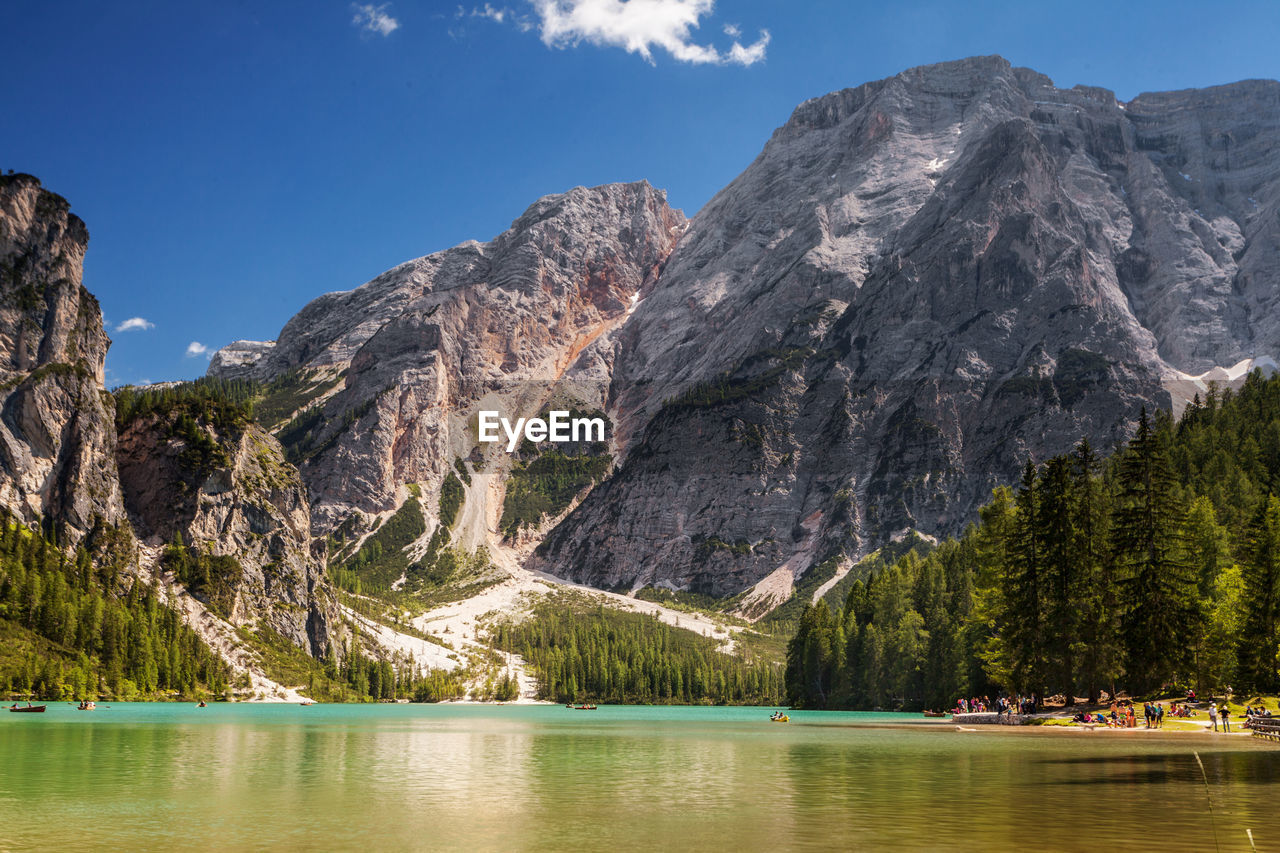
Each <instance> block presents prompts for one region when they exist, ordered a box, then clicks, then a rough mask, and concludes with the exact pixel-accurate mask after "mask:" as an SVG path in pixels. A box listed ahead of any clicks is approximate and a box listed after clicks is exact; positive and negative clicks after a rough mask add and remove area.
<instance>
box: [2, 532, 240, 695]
mask: <svg viewBox="0 0 1280 853" xmlns="http://www.w3.org/2000/svg"><path fill="white" fill-rule="evenodd" d="M118 535H121V534H120V533H119V532H118V531H114V530H107V529H103V528H100V529H98V530H95V531H94V533H93V534H92V535H91V538H93V539H95V540H97V542H98V543H100V544H102V543H104V540H109V539H110V538H111V537H112V536H118ZM102 550H103V552H104V556H103V557H102V558H101V559H100V560H99V564H98V567H96V568H95V566H94V564H93V561H92V560H91V559H90V555H89V553H88V552H87V551H86V550H84V549H83V548H81V549H80V550H79V551H77V553H76V557H75V559H69V558H68V557H67V555H66V554H65V553H64V552H63V551H62V550H61V549H59V548H57V547H55V546H54V544H53V543H52V542H50V541H49V539H48V538H47V537H46V536H45V535H44V534H43V533H41V532H39V531H33V530H31V529H29V528H27V527H25V526H23V525H21V524H18V523H17V522H16V521H15V520H14V519H13V518H12V517H11V516H10V515H9V514H8V513H4V514H3V516H0V638H2V639H3V642H0V694H4V695H15V696H24V695H27V696H34V697H36V698H41V699H81V698H109V699H125V700H128V699H155V698H168V697H170V696H174V695H177V696H186V697H192V696H196V695H203V694H220V693H222V692H223V691H224V690H225V689H226V688H227V686H228V684H229V682H230V671H229V670H228V668H227V665H226V663H225V662H224V661H223V660H222V659H221V658H220V657H218V656H217V655H216V654H214V653H213V652H212V651H211V650H210V649H209V647H208V646H206V645H205V644H204V643H203V642H202V641H201V640H200V638H199V637H197V636H196V635H195V633H194V632H192V630H191V629H190V628H188V627H187V626H186V625H185V624H183V623H182V619H181V617H180V616H179V615H178V613H177V612H176V611H174V610H173V609H172V608H170V607H168V606H166V605H164V604H162V603H161V602H160V600H159V599H158V597H157V593H156V590H154V589H153V588H151V587H150V586H148V585H147V584H146V583H145V582H143V581H142V580H140V579H139V578H137V577H135V576H132V575H128V574H126V573H124V572H122V571H121V569H122V566H121V564H120V563H119V561H118V560H116V559H113V558H112V556H111V555H110V551H111V550H112V549H111V548H110V546H109V544H108V545H106V546H105V547H104V548H103V549H102Z"/></svg>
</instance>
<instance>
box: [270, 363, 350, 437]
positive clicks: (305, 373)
mask: <svg viewBox="0 0 1280 853" xmlns="http://www.w3.org/2000/svg"><path fill="white" fill-rule="evenodd" d="M342 377H343V374H342V373H339V374H336V375H333V376H328V377H326V375H325V374H323V373H321V372H320V371H316V370H303V369H300V368H295V369H294V370H289V371H286V372H284V373H282V374H280V375H279V376H277V377H276V378H274V379H272V380H271V381H270V382H268V383H266V384H265V385H262V386H260V387H259V389H258V399H257V402H256V403H255V404H254V414H255V416H256V417H257V419H258V423H260V424H262V425H263V426H264V427H266V428H267V429H271V428H273V427H275V426H278V425H279V424H280V422H281V421H283V420H284V419H285V418H288V417H290V416H291V415H293V414H294V413H295V412H298V411H299V410H301V409H303V408H306V407H307V406H308V405H310V403H311V402H312V401H313V400H315V399H316V398H318V397H322V396H324V395H325V394H327V393H329V392H330V391H332V390H333V389H334V388H336V387H338V383H340V382H341V381H342Z"/></svg>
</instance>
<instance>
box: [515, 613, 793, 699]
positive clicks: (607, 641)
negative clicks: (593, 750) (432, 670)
mask: <svg viewBox="0 0 1280 853" xmlns="http://www.w3.org/2000/svg"><path fill="white" fill-rule="evenodd" d="M490 639H491V640H492V642H493V645H494V646H495V647H496V648H499V649H504V650H506V651H508V652H514V653H516V654H519V655H521V656H522V657H523V658H524V660H525V661H526V662H528V663H529V664H530V665H531V666H532V667H533V669H534V671H535V672H536V673H537V676H538V695H539V697H540V698H543V699H551V700H553V701H556V702H581V701H590V702H611V703H625V704H634V703H642V704H643V703H653V704H671V705H680V704H735V705H753V704H773V703H776V702H777V701H778V698H779V697H780V696H781V694H782V673H781V672H780V671H779V668H778V667H777V666H776V665H775V664H773V663H770V662H768V661H764V660H747V659H743V658H740V657H735V656H733V655H728V654H723V653H721V652H719V651H716V647H717V645H718V643H717V642H716V641H715V640H712V639H710V638H707V637H703V636H700V635H698V634H696V633H694V632H692V631H687V630H683V629H680V628H673V627H671V626H670V625H666V624H664V623H662V622H660V621H658V620H657V619H656V618H654V617H652V616H649V615H646V614H639V613H624V612H620V611H615V610H611V609H608V608H605V607H595V608H592V607H575V606H570V607H567V608H566V607H564V606H562V605H561V606H558V605H556V604H544V605H540V606H539V607H538V608H537V609H536V610H535V612H534V614H533V616H532V617H530V618H529V619H527V620H525V621H524V622H521V623H519V624H511V623H502V624H499V625H498V626H496V628H495V629H494V632H493V634H492V636H491V638H490Z"/></svg>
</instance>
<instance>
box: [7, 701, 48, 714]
mask: <svg viewBox="0 0 1280 853" xmlns="http://www.w3.org/2000/svg"><path fill="white" fill-rule="evenodd" d="M44 709H45V706H44V705H32V704H31V703H30V702H28V703H27V705H26V707H25V708H24V707H21V706H20V705H18V703H17V702H14V703H13V704H12V705H10V706H9V710H10V711H13V712H14V713H15V714H22V713H27V714H41V713H44Z"/></svg>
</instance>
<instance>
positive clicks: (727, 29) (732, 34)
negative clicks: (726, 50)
mask: <svg viewBox="0 0 1280 853" xmlns="http://www.w3.org/2000/svg"><path fill="white" fill-rule="evenodd" d="M724 34H725V35H727V36H728V37H729V38H731V39H736V38H742V28H741V27H739V26H738V25H737V24H725V25H724Z"/></svg>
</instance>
